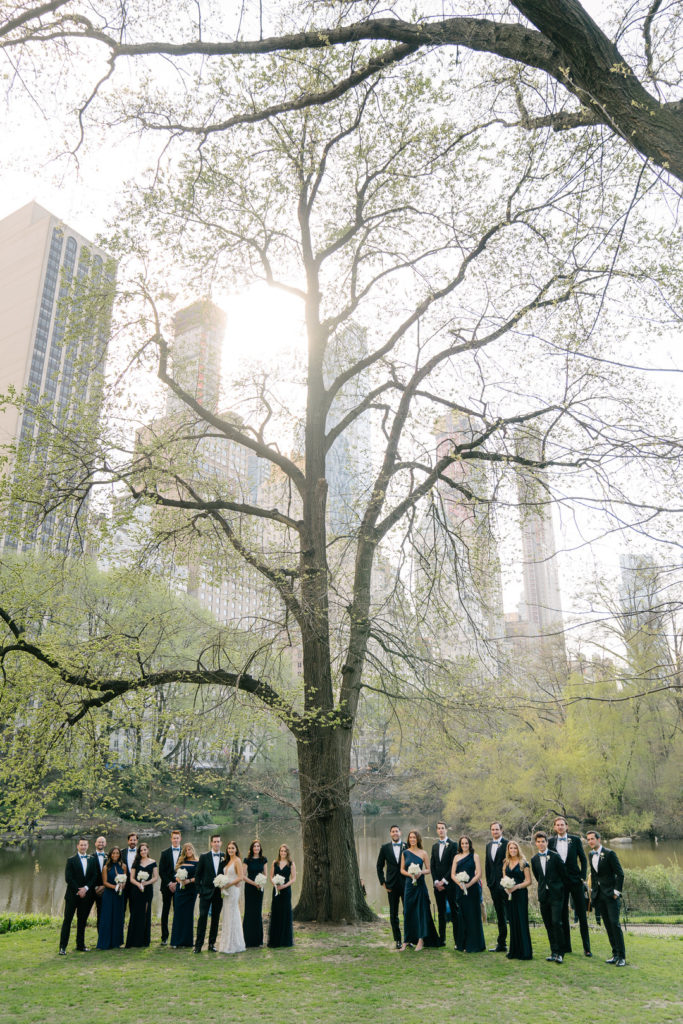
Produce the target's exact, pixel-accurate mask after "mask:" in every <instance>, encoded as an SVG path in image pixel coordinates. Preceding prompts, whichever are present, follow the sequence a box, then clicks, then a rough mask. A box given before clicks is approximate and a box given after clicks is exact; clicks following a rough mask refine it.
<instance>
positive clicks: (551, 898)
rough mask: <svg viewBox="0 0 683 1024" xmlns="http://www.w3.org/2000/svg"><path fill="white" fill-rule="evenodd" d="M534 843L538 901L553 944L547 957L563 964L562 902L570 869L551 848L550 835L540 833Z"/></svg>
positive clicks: (533, 869) (534, 866)
mask: <svg viewBox="0 0 683 1024" xmlns="http://www.w3.org/2000/svg"><path fill="white" fill-rule="evenodd" d="M534 842H535V843H536V850H537V852H536V853H535V854H534V856H533V857H532V858H531V870H532V871H533V873H534V877H535V879H536V881H537V882H538V902H539V905H540V908H541V916H542V918H543V924H544V925H545V930H546V932H547V933H548V942H549V943H550V956H547V957H546V960H549V961H552V962H555V963H557V964H561V963H562V961H563V958H564V957H563V953H562V950H563V949H564V935H563V932H562V904H563V902H564V889H565V885H566V882H567V872H566V871H565V868H564V864H563V863H562V858H561V857H560V855H559V854H557V853H555V852H554V851H553V850H549V849H548V836H547V835H546V833H545V832H537V833H536V834H535V835H534Z"/></svg>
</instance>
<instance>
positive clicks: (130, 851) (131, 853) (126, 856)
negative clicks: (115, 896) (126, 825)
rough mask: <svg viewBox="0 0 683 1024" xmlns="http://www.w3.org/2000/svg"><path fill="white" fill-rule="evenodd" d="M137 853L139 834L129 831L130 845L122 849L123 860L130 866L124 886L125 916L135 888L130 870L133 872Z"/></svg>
mask: <svg viewBox="0 0 683 1024" xmlns="http://www.w3.org/2000/svg"><path fill="white" fill-rule="evenodd" d="M137 854H138V834H137V832H129V833H128V845H127V846H126V848H125V850H122V851H121V860H122V861H123V863H124V864H125V865H126V867H127V868H128V882H127V884H126V885H124V887H123V899H124V903H123V913H124V916H125V913H126V910H129V909H130V894H131V892H132V889H133V887H132V885H131V884H130V872H131V868H132V867H133V864H134V862H135V858H136V857H137Z"/></svg>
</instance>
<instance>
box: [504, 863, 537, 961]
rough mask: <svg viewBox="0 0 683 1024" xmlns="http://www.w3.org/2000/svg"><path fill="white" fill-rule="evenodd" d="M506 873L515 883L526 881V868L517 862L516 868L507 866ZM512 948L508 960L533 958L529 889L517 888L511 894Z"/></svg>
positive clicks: (519, 883)
mask: <svg viewBox="0 0 683 1024" xmlns="http://www.w3.org/2000/svg"><path fill="white" fill-rule="evenodd" d="M505 874H506V875H507V876H508V878H511V879H512V880H513V882H514V883H515V885H521V884H522V882H523V881H524V869H523V868H522V867H521V865H519V864H516V865H515V866H514V868H510V867H507V868H506V869H505ZM508 910H509V915H510V948H509V952H508V955H507V956H508V960H531V959H533V950H532V948H531V935H530V934H529V890H528V888H527V889H517V890H516V891H515V892H513V893H512V894H511V895H510V903H509V908H508Z"/></svg>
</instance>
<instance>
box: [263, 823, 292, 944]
mask: <svg viewBox="0 0 683 1024" xmlns="http://www.w3.org/2000/svg"><path fill="white" fill-rule="evenodd" d="M270 880H271V882H272V883H273V899H272V902H271V905H270V927H269V929H268V945H269V946H270V948H271V949H274V948H276V947H278V946H293V945H294V929H293V926H292V884H293V883H294V882H295V881H296V864H295V863H294V861H293V860H292V855H291V854H290V852H289V847H288V846H286V845H285V843H283V844H282V846H281V847H280V849H279V850H278V854H277V860H274V861H273V866H272V867H271V869H270Z"/></svg>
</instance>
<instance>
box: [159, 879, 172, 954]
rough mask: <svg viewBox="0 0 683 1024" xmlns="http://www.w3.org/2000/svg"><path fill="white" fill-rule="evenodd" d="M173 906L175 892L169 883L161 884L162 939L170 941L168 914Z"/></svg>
mask: <svg viewBox="0 0 683 1024" xmlns="http://www.w3.org/2000/svg"><path fill="white" fill-rule="evenodd" d="M172 906H173V893H172V892H171V890H170V889H169V887H168V886H167V885H162V886H161V941H162V942H168V916H169V914H170V912H171V907H172Z"/></svg>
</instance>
